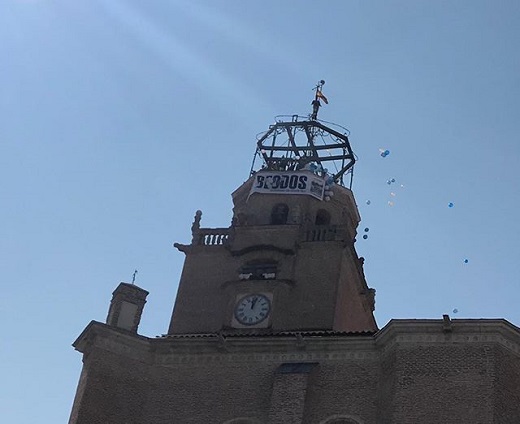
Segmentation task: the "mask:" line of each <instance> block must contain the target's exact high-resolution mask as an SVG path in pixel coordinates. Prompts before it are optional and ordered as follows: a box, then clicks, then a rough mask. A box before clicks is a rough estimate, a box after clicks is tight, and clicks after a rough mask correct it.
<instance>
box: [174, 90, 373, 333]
mask: <svg viewBox="0 0 520 424" xmlns="http://www.w3.org/2000/svg"><path fill="white" fill-rule="evenodd" d="M316 90H317V92H318V90H321V86H318V87H317V88H316ZM320 92H321V91H320ZM256 156H258V158H259V159H260V161H261V167H260V168H259V169H258V170H255V169H252V172H251V176H250V178H249V179H248V180H247V181H246V182H245V183H244V184H242V185H241V186H240V187H239V188H238V189H237V190H236V191H235V192H234V193H233V194H232V196H233V204H234V208H233V220H232V224H231V226H230V227H229V228H203V227H201V215H202V213H201V212H200V211H197V213H196V215H195V220H194V222H193V225H192V234H193V238H192V242H191V244H189V245H183V244H177V243H176V244H175V246H176V247H177V248H178V249H179V250H180V251H182V252H184V253H185V255H186V261H185V264H184V269H183V272H182V277H181V281H180V284H179V291H178V294H177V299H176V302H175V307H174V311H173V316H172V320H171V324H170V328H169V331H168V334H188V333H215V332H223V333H252V332H253V333H262V334H274V333H280V332H284V331H314V330H323V331H344V332H374V331H376V330H377V325H376V322H375V320H374V316H373V310H374V294H375V291H374V289H371V288H369V287H368V286H367V283H366V281H365V277H364V274H363V260H362V259H361V258H358V256H357V254H356V251H355V249H354V242H355V238H356V228H357V226H358V223H359V221H360V218H359V213H358V210H357V206H356V203H355V200H354V197H353V195H352V191H351V190H350V189H348V188H346V187H345V186H344V184H343V181H344V177H345V175H346V174H347V173H349V172H351V171H352V167H353V165H354V160H355V159H354V154H353V152H352V149H351V146H350V143H349V140H348V136H347V131H346V130H345V129H342V128H339V127H336V128H334V129H333V128H331V127H329V126H326V125H324V124H322V123H321V122H319V121H317V120H316V119H305V118H304V119H303V120H302V118H301V117H298V116H292V117H291V119H290V121H284V120H278V121H277V122H276V123H275V124H274V125H272V126H271V127H270V128H269V130H268V131H267V132H266V133H265V134H263V135H262V136H261V137H260V138H259V139H258V142H257V151H256V154H255V157H256ZM326 166H328V167H329V168H331V169H332V167H333V168H334V170H335V171H334V172H332V171H328V169H327V168H326Z"/></svg>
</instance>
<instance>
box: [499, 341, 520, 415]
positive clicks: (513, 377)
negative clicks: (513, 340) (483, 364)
mask: <svg viewBox="0 0 520 424" xmlns="http://www.w3.org/2000/svg"><path fill="white" fill-rule="evenodd" d="M494 354H495V358H496V362H495V363H496V365H495V377H496V380H495V405H494V421H493V422H494V423H496V424H518V423H520V360H519V358H518V354H517V353H516V354H515V353H514V352H512V351H511V350H509V349H507V348H504V347H502V346H495V348H494Z"/></svg>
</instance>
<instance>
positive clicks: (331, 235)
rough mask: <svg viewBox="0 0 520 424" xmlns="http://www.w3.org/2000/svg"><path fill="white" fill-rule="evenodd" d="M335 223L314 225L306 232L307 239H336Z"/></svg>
mask: <svg viewBox="0 0 520 424" xmlns="http://www.w3.org/2000/svg"><path fill="white" fill-rule="evenodd" d="M336 232H337V228H336V226H335V225H314V226H313V227H310V228H309V229H308V230H307V232H306V233H305V241H330V240H335V239H336Z"/></svg>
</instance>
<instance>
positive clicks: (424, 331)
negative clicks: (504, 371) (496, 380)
mask: <svg viewBox="0 0 520 424" xmlns="http://www.w3.org/2000/svg"><path fill="white" fill-rule="evenodd" d="M447 319H448V321H447V322H446V321H445V320H442V319H393V320H390V321H389V322H388V324H387V325H385V326H384V327H383V328H382V329H381V330H379V331H378V332H377V333H376V334H375V342H376V344H377V345H378V346H379V347H380V349H382V350H383V351H384V350H387V349H388V348H390V347H391V346H393V345H395V344H397V343H399V344H404V343H415V344H430V343H446V342H450V343H499V344H500V345H502V346H504V347H506V348H507V349H509V350H511V351H514V352H516V353H517V354H520V329H519V328H518V327H516V326H515V325H513V324H511V323H510V322H509V321H507V320H505V319H454V320H450V319H449V317H448V318H447ZM447 323H448V327H446V324H447Z"/></svg>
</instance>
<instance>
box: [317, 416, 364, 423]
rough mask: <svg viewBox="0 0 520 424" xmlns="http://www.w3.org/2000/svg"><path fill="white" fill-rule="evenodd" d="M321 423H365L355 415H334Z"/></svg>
mask: <svg viewBox="0 0 520 424" xmlns="http://www.w3.org/2000/svg"><path fill="white" fill-rule="evenodd" d="M320 424H363V421H361V420H360V419H359V418H358V417H354V416H353V415H332V416H330V417H329V418H327V419H325V420H323V421H321V422H320Z"/></svg>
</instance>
